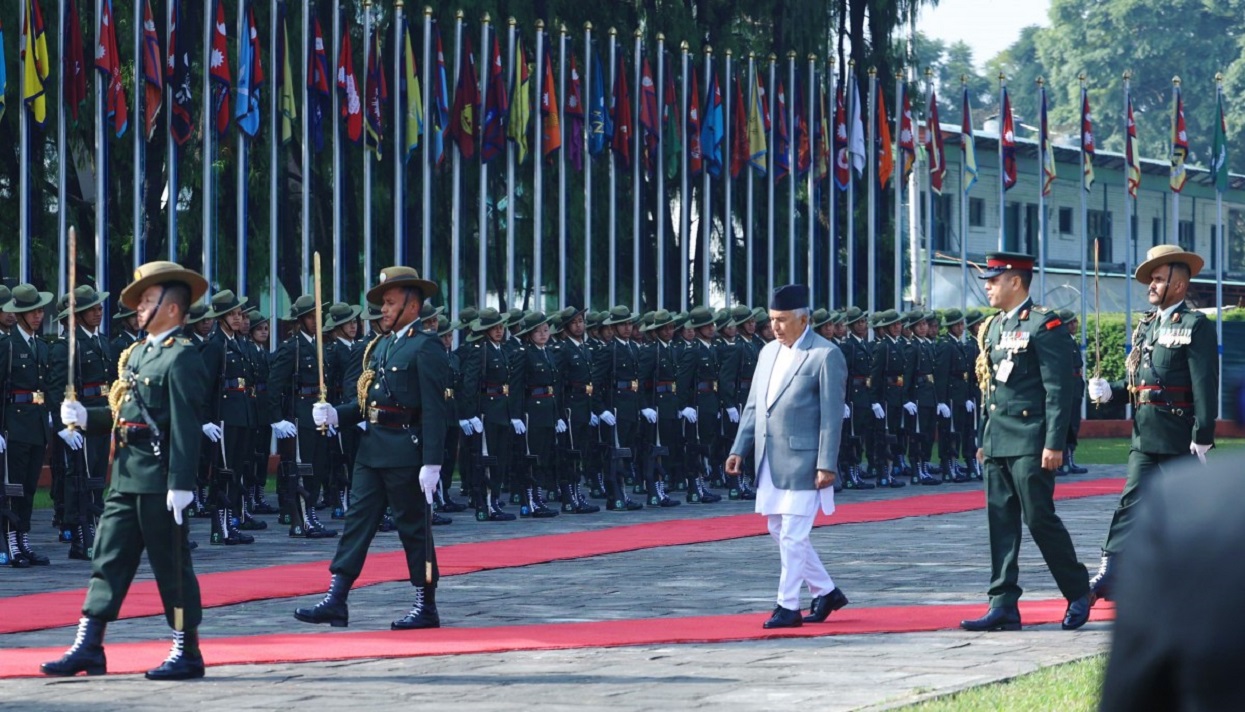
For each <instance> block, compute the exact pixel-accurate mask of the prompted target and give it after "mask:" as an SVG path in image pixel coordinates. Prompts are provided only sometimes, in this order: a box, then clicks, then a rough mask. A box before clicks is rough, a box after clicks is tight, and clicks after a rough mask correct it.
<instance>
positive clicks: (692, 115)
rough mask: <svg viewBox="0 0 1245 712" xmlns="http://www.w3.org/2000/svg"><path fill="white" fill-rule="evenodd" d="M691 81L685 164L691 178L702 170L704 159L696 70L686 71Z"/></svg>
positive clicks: (688, 98)
mask: <svg viewBox="0 0 1245 712" xmlns="http://www.w3.org/2000/svg"><path fill="white" fill-rule="evenodd" d="M688 78H689V79H690V80H691V83H690V84H689V86H688V89H687V130H686V131H684V136H685V137H686V138H687V165H688V172H689V173H690V174H691V176H692V177H693V178H695V177H696V176H698V175H700V172H701V171H702V170H704V160H703V157H702V155H701V151H700V88H699V87H697V86H696V70H695V69H693V70H692V71H690V72H688Z"/></svg>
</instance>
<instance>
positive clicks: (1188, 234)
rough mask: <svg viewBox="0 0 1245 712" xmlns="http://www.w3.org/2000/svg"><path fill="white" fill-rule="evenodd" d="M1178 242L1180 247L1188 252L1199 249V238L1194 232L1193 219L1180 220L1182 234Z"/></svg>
mask: <svg viewBox="0 0 1245 712" xmlns="http://www.w3.org/2000/svg"><path fill="white" fill-rule="evenodd" d="M1176 244H1178V245H1180V249H1182V250H1184V251H1186V252H1196V251H1197V238H1196V236H1195V234H1194V232H1193V221H1192V220H1181V221H1180V235H1179V236H1178V240H1177V243H1176Z"/></svg>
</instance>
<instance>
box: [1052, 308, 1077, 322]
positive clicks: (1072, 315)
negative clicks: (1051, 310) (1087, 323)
mask: <svg viewBox="0 0 1245 712" xmlns="http://www.w3.org/2000/svg"><path fill="white" fill-rule="evenodd" d="M1055 315H1056V316H1058V317H1059V321H1062V322H1063V323H1064V324H1071V323H1072V322H1074V321H1077V320H1078V319H1080V317H1078V316H1077V315H1076V312H1074V311H1072V310H1071V309H1060V310H1059V311H1057V312H1055Z"/></svg>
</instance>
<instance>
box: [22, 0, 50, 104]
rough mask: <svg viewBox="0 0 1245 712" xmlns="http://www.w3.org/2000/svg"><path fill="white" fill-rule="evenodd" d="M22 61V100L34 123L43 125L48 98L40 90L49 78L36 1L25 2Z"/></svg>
mask: <svg viewBox="0 0 1245 712" xmlns="http://www.w3.org/2000/svg"><path fill="white" fill-rule="evenodd" d="M21 60H22V72H23V74H24V77H25V83H26V89H25V92H24V94H23V95H22V101H24V102H25V103H26V105H27V106H29V107H30V113H31V116H33V117H34V120H35V123H36V124H39V125H40V126H42V125H43V124H44V122H46V121H47V118H48V102H47V96H46V94H45V93H44V90H43V82H44V80H45V79H47V78H48V40H47V34H46V33H45V32H44V31H43V13H42V12H40V11H39V6H38V5H36V4H35V0H26V13H25V18H24V23H23V25H22V41H21Z"/></svg>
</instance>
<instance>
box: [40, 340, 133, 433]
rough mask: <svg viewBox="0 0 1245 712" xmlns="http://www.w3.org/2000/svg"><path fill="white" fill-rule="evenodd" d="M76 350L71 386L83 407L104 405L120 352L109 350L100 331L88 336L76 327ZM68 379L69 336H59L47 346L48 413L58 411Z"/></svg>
mask: <svg viewBox="0 0 1245 712" xmlns="http://www.w3.org/2000/svg"><path fill="white" fill-rule="evenodd" d="M77 349H78V351H77V353H76V354H75V357H74V360H75V361H77V362H78V363H77V367H76V368H75V369H74V371H75V372H74V388H75V389H76V390H77V394H78V400H80V401H82V405H84V406H86V407H87V408H91V407H94V406H100V405H107V403H108V391H107V388H108V386H109V385H110V384H111V383H112V382H113V381H115V380H116V379H117V357H118V356H119V355H120V354H119V353H113V351H112V344H111V343H109V342H108V340H107V339H106V338H105V337H104V336H103V335H102V334H101V335H99V336H98V337H96V338H92V337H90V336H88V335H87V333H86V329H83V328H82V327H78V344H77ZM68 382H69V339H68V338H66V337H64V336H62V337H60V338H59V339H57V340H56V341H54V342H52V344H51V345H50V346H49V347H48V393H47V401H48V412H50V413H56V414H59V412H60V407H61V403H62V402H64V400H65V386H66V385H67V383H68ZM88 394H94V395H88ZM55 419H56V418H55V417H54V418H53V420H55ZM58 429H59V428H58Z"/></svg>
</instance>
